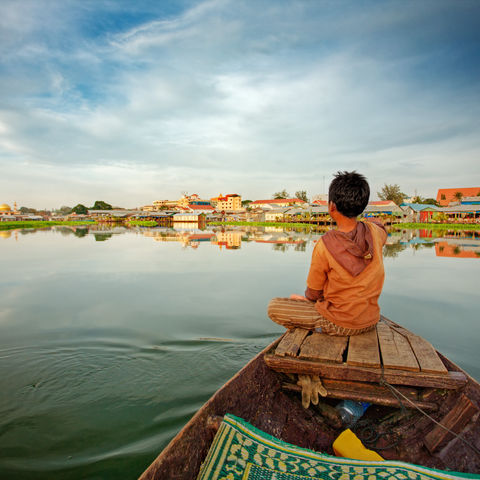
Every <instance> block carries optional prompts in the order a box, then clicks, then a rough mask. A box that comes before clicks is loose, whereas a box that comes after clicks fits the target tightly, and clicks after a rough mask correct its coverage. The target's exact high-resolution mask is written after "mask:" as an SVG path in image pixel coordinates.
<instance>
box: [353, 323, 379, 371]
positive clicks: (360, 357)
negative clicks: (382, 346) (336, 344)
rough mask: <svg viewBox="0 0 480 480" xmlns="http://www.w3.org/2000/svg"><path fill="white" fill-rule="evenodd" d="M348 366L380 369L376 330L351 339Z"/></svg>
mask: <svg viewBox="0 0 480 480" xmlns="http://www.w3.org/2000/svg"><path fill="white" fill-rule="evenodd" d="M347 364H348V365H356V366H358V367H376V368H379V367H380V366H381V363H380V352H379V350H378V337H377V330H376V329H374V330H371V331H370V332H367V333H362V334H361V335H352V336H351V337H350V341H349V344H348V356H347Z"/></svg>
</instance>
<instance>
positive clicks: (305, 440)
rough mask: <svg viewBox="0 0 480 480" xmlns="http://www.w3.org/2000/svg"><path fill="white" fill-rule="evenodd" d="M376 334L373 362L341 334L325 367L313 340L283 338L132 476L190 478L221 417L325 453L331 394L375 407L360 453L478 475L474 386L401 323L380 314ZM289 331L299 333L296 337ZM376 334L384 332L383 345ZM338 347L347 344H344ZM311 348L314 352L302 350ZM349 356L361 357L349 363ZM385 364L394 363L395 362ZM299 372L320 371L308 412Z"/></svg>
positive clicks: (479, 397) (333, 421)
mask: <svg viewBox="0 0 480 480" xmlns="http://www.w3.org/2000/svg"><path fill="white" fill-rule="evenodd" d="M380 326H382V328H380ZM386 326H388V327H389V328H390V330H389V332H390V333H388V332H387V331H386ZM377 328H378V331H377V332H375V335H370V338H376V339H377V341H378V343H377V348H378V349H379V356H380V364H377V363H376V362H377V360H376V359H375V358H372V353H371V351H369V350H368V349H369V348H370V347H368V346H367V345H366V343H368V341H369V340H368V338H367V337H362V336H357V337H350V339H355V340H350V345H348V347H349V348H345V349H344V350H339V349H338V348H337V349H336V353H335V352H333V350H335V348H336V347H335V348H333V349H330V351H329V352H328V353H327V354H325V355H327V357H328V356H330V357H332V355H333V357H335V356H336V357H338V352H339V351H342V352H343V353H342V355H341V356H340V357H339V358H334V360H333V361H332V358H333V357H332V358H327V360H326V361H325V358H323V359H320V360H319V359H318V358H317V357H318V355H319V354H318V352H319V351H320V350H322V349H319V348H318V347H319V345H318V342H319V341H320V342H321V341H322V339H321V338H320V337H315V336H314V335H311V334H309V336H308V335H307V333H305V332H303V333H302V332H297V333H295V331H294V332H288V333H286V334H285V335H283V336H282V337H281V338H280V339H278V340H276V341H275V342H273V343H272V344H271V345H269V346H268V347H267V348H266V349H265V350H263V351H262V352H260V353H259V354H258V355H257V356H256V357H255V358H253V359H252V360H251V361H250V362H249V363H248V364H247V365H246V366H245V367H244V368H243V369H242V370H241V371H239V372H238V373H237V374H236V375H235V376H234V377H233V378H231V379H230V380H229V381H228V382H227V383H226V384H225V385H224V386H223V387H222V388H220V389H219V390H218V391H217V392H216V393H215V394H214V395H213V396H212V397H211V398H210V399H209V400H208V401H207V402H206V403H205V404H204V405H203V407H202V408H201V409H200V410H199V411H198V412H197V413H196V414H195V415H194V416H193V417H192V419H191V420H190V421H189V422H188V423H187V424H186V425H185V427H184V428H183V429H182V430H181V431H180V432H179V433H178V434H177V435H176V437H175V438H174V439H173V440H172V441H171V442H170V443H169V444H168V446H167V447H166V448H165V449H164V450H163V451H162V452H161V453H160V455H159V456H158V457H157V458H156V459H155V460H154V461H153V463H152V464H151V465H150V466H149V467H148V468H147V470H146V471H145V472H144V473H143V474H142V475H141V477H140V480H153V479H157V480H159V479H162V480H166V479H169V480H176V479H178V480H180V479H182V480H191V479H192V480H193V479H195V478H196V477H197V475H198V472H199V469H200V466H201V463H202V462H203V461H204V459H205V457H206V455H207V452H208V449H209V447H210V444H211V443H212V440H213V437H214V436H215V433H216V431H217V429H218V426H219V423H220V422H221V419H222V417H223V415H225V414H226V413H231V414H233V415H236V416H238V417H241V418H243V419H244V420H246V421H248V422H249V423H251V424H253V425H254V426H255V427H257V428H259V429H261V430H262V431H264V432H266V433H268V434H270V435H273V436H275V437H277V438H280V439H282V440H284V441H285V442H288V443H291V444H294V445H298V446H300V447H304V448H309V449H311V450H316V451H319V452H325V453H329V454H333V452H332V443H333V441H334V440H335V438H336V437H337V436H338V435H339V434H340V433H341V432H342V430H343V429H344V427H342V425H341V423H340V421H339V417H338V414H337V413H336V410H335V408H334V405H335V404H336V403H337V402H338V399H339V398H352V399H357V400H366V401H371V402H372V403H374V405H372V406H371V407H370V408H369V409H368V410H367V412H366V414H365V415H364V417H363V418H362V419H361V421H360V422H358V424H357V428H356V430H354V431H356V433H357V435H358V436H359V437H360V438H361V439H362V440H363V441H364V443H365V444H366V446H367V447H368V448H371V449H373V450H376V451H377V452H378V453H380V454H381V455H382V456H383V457H384V458H385V459H388V460H401V461H405V462H409V463H414V464H417V465H423V466H425V467H430V468H437V469H443V470H455V471H458V472H466V473H478V472H480V420H479V416H480V415H479V413H478V412H479V407H480V384H479V383H477V382H476V381H475V380H474V379H473V378H471V377H470V376H469V375H468V374H467V373H465V372H464V371H463V370H462V369H461V368H459V367H458V366H456V365H455V364H454V363H453V362H451V361H450V360H448V359H447V358H445V357H444V356H443V355H441V354H440V353H439V352H436V351H435V350H434V349H433V347H431V345H430V344H429V343H428V342H426V341H425V340H423V339H422V338H421V337H418V336H416V335H414V334H412V333H411V332H409V331H408V330H406V329H403V328H402V327H401V326H399V325H397V324H394V323H393V322H390V321H389V320H388V319H385V318H383V317H382V321H381V322H380V323H379V327H377ZM382 329H383V330H382ZM298 334H300V336H301V337H303V338H302V339H301V340H299V335H298ZM382 335H383V336H384V337H385V335H386V337H385V338H383V340H382ZM389 335H390V336H389ZM398 335H400V336H398ZM324 337H325V336H324ZM359 337H362V338H360V340H359V339H358V338H359ZM387 337H388V338H387ZM400 337H403V338H400ZM332 338H337V339H338V338H340V337H328V341H329V342H331V343H330V344H329V345H331V344H332ZM307 339H308V341H307ZM406 340H408V341H406ZM345 342H347V343H348V338H347V339H345ZM382 342H383V343H382ZM307 343H308V345H307ZM333 343H335V340H334V341H333ZM337 343H338V342H337ZM340 343H341V342H340ZM302 344H303V346H304V347H303V348H301V345H302ZM314 344H315V345H316V347H317V348H316V350H314V351H313V352H314V353H313V354H312V352H310V353H308V351H309V349H310V350H312V348H311V347H312V345H314ZM355 345H357V347H355ZM358 345H360V347H361V348H358ZM307 347H308V348H307ZM392 348H393V349H396V356H397V357H403V358H400V360H398V362H400V364H402V365H403V366H401V368H396V367H395V365H393V364H392V362H391V361H389V360H388V358H389V353H388V351H387V350H386V349H390V350H391V349H392ZM406 348H410V349H411V352H413V353H414V355H415V356H416V359H417V360H418V363H417V365H420V367H417V368H415V367H413V366H412V365H410V363H409V362H410V360H409V359H408V358H406V354H405V351H406V350H405V349H406ZM289 349H290V355H288V350H289ZM324 350H325V349H323V350H322V351H324ZM327 350H328V348H327ZM286 351H287V355H285V352H286ZM292 352H293V354H292ZM299 352H300V353H299ZM302 352H303V354H302ZM305 352H306V353H305ZM315 352H316V353H315ZM332 352H333V353H332ZM362 352H363V353H362ZM365 352H367V355H365ZM432 352H434V354H432ZM355 353H356V355H355ZM358 354H359V355H360V357H363V360H361V359H360V360H359V359H358V358H359V357H358ZM302 355H303V356H302ZM432 355H433V356H432ZM373 357H375V355H373ZM434 357H435V358H434ZM392 358H393V361H394V362H395V357H392ZM359 361H360V363H358V362H359ZM361 362H367V363H369V364H371V365H370V366H365V365H363V364H362V363H361ZM438 362H440V363H438ZM299 369H300V370H302V372H303V373H310V374H320V375H321V378H322V380H323V383H324V386H325V387H326V389H327V391H328V396H327V397H326V398H324V399H321V401H320V402H319V404H318V405H317V406H310V408H308V409H304V408H303V407H302V403H301V399H300V394H299V390H300V387H298V386H297V385H296V384H295V381H294V380H293V381H292V378H293V376H292V372H296V373H298V370H299ZM393 385H394V386H393ZM392 387H393V388H392ZM435 422H438V423H441V424H442V425H443V426H444V427H447V428H448V429H449V430H450V431H453V432H454V433H456V434H457V435H458V436H457V435H454V434H452V433H451V432H449V431H447V430H445V429H444V428H443V427H441V426H439V425H438V424H437V423H435ZM459 437H460V438H459Z"/></svg>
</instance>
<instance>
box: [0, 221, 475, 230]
mask: <svg viewBox="0 0 480 480" xmlns="http://www.w3.org/2000/svg"><path fill="white" fill-rule="evenodd" d="M126 223H127V225H132V226H143V227H155V226H157V225H158V224H157V223H156V222H155V221H145V220H133V221H130V222H126ZM96 224H97V222H95V221H94V220H90V221H88V220H82V221H78V220H77V221H62V220H48V221H47V220H45V221H41V220H40V221H35V220H33V221H15V222H0V230H14V229H21V228H48V227H52V226H55V225H65V226H77V227H78V226H88V225H96ZM207 225H212V226H222V225H232V226H241V227H286V228H289V227H290V228H291V227H294V228H309V227H310V228H311V227H320V228H322V227H323V228H328V226H327V225H317V224H312V223H298V222H297V223H287V222H245V221H238V222H234V221H228V222H208V223H207ZM391 227H392V228H394V229H395V230H401V229H403V228H406V229H425V230H480V225H479V224H468V223H466V224H461V223H394V224H392V225H391Z"/></svg>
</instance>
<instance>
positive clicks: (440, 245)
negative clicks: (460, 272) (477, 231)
mask: <svg viewBox="0 0 480 480" xmlns="http://www.w3.org/2000/svg"><path fill="white" fill-rule="evenodd" d="M435 254H436V255H437V257H457V258H480V240H478V239H470V240H469V239H458V240H457V241H456V240H454V239H445V238H439V239H436V240H435Z"/></svg>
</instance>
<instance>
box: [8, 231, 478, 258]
mask: <svg viewBox="0 0 480 480" xmlns="http://www.w3.org/2000/svg"><path fill="white" fill-rule="evenodd" d="M49 230H50V231H52V230H53V231H54V232H56V233H59V234H61V235H62V236H70V235H72V236H75V237H77V238H85V237H87V236H89V235H91V236H93V237H94V239H95V241H97V242H104V241H106V240H110V239H111V238H112V237H113V236H114V235H122V234H125V233H127V232H130V233H132V231H133V232H135V233H137V234H139V235H142V236H145V237H149V238H152V239H153V240H155V241H157V242H178V243H180V244H181V245H182V246H183V247H184V248H191V249H198V248H199V247H200V245H202V244H207V245H211V246H217V247H218V248H219V249H220V250H222V249H225V250H239V249H241V248H242V244H243V243H252V242H253V243H264V244H271V245H272V249H273V250H274V251H276V252H287V251H289V250H294V251H297V252H305V251H306V250H307V246H308V245H309V244H310V243H312V242H316V241H317V240H318V239H319V238H320V237H321V236H322V235H323V234H324V233H325V232H326V231H327V229H325V228H319V227H316V226H307V227H306V228H299V227H293V228H282V227H258V226H251V227H250V226H242V227H233V226H232V227H207V228H205V229H198V228H193V227H192V225H191V224H185V225H176V226H175V228H170V227H125V226H113V225H105V224H103V225H88V226H55V227H51V228H47V229H34V228H29V229H20V230H6V231H0V239H5V240H6V239H10V238H12V237H14V238H15V239H16V240H18V238H19V235H22V236H24V235H31V234H34V233H37V232H45V231H49ZM407 249H411V250H414V251H417V250H420V249H433V250H434V251H435V255H436V256H438V257H452V258H480V232H479V231H475V230H448V229H436V230H426V229H419V230H412V229H403V230H402V229H398V228H397V229H390V231H389V235H388V239H387V242H386V245H385V246H384V250H383V255H384V257H387V258H396V257H398V256H399V254H400V252H402V251H404V250H407Z"/></svg>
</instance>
